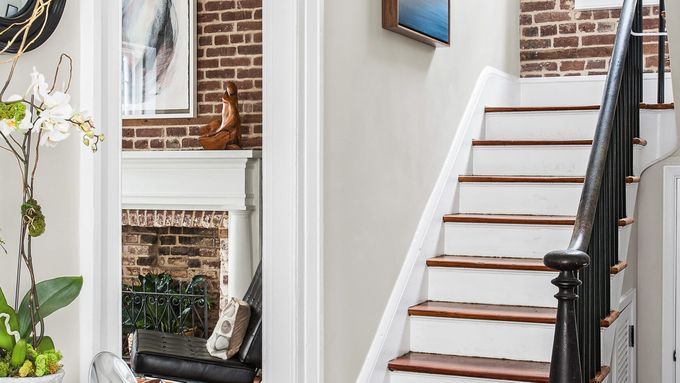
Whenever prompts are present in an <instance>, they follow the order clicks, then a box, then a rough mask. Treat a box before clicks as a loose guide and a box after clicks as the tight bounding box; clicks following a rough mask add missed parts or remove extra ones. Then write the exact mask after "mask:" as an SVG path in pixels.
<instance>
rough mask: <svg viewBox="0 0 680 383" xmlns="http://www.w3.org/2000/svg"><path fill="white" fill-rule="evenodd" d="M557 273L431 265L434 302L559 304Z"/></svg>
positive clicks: (431, 294)
mask: <svg viewBox="0 0 680 383" xmlns="http://www.w3.org/2000/svg"><path fill="white" fill-rule="evenodd" d="M556 276H557V273H556V272H548V271H522V270H491V269H464V268H453V267H430V268H429V269H428V299H429V300H431V301H445V302H461V303H484V304H498V305H511V306H535V307H557V300H556V299H555V298H554V296H555V294H556V293H557V288H556V287H555V286H553V285H552V283H551V282H550V281H551V280H552V279H554V278H555V277H556Z"/></svg>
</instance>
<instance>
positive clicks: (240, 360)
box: [130, 265, 262, 383]
mask: <svg viewBox="0 0 680 383" xmlns="http://www.w3.org/2000/svg"><path fill="white" fill-rule="evenodd" d="M243 300H245V301H246V302H248V304H249V305H250V307H251V318H250V323H249V325H248V331H247V333H246V337H245V340H244V341H243V346H241V350H240V351H239V353H238V355H236V356H235V357H234V358H232V359H230V360H222V359H218V358H214V357H212V356H211V355H210V354H208V351H207V349H206V340H205V339H201V338H194V337H188V336H183V335H175V334H166V333H161V332H157V331H149V330H137V331H136V332H135V333H134V335H133V341H132V350H131V355H130V357H131V364H132V370H133V371H134V372H135V373H137V374H141V375H145V376H151V377H156V378H163V379H171V380H177V381H183V382H204V383H253V380H254V379H255V375H256V373H257V371H258V370H259V369H260V368H262V265H260V267H258V270H257V273H256V274H255V277H254V278H253V281H252V283H251V284H250V288H249V289H248V292H247V293H246V296H245V297H244V298H243Z"/></svg>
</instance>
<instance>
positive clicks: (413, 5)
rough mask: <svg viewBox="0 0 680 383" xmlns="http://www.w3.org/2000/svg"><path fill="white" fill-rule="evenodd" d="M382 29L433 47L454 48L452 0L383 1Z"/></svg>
mask: <svg viewBox="0 0 680 383" xmlns="http://www.w3.org/2000/svg"><path fill="white" fill-rule="evenodd" d="M383 28H385V29H388V30H390V31H393V32H396V33H399V34H401V35H404V36H407V37H410V38H412V39H414V40H418V41H420V42H422V43H425V44H428V45H432V46H434V47H447V46H450V45H451V1H450V0H383Z"/></svg>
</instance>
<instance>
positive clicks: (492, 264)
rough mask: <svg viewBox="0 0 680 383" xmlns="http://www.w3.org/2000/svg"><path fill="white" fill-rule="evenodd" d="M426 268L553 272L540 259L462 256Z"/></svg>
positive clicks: (433, 260)
mask: <svg viewBox="0 0 680 383" xmlns="http://www.w3.org/2000/svg"><path fill="white" fill-rule="evenodd" d="M427 266H428V267H454V268H468V269H492V270H521V271H554V270H552V269H551V268H549V267H548V266H546V265H544V264H543V259H541V258H505V257H479V256H464V255H441V256H439V257H435V258H430V259H428V260H427ZM627 267H628V263H627V262H619V263H618V264H617V265H615V266H612V267H611V268H610V272H611V274H612V275H616V274H618V273H620V272H621V271H623V270H625V269H626V268H627Z"/></svg>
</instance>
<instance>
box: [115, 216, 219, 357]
mask: <svg viewBox="0 0 680 383" xmlns="http://www.w3.org/2000/svg"><path fill="white" fill-rule="evenodd" d="M123 224H124V225H123V227H122V259H123V262H122V284H123V288H122V295H123V296H122V301H123V337H124V339H123V344H124V346H123V354H124V355H128V354H129V347H130V344H129V339H130V334H131V333H132V332H133V331H134V330H135V329H139V328H145V329H152V330H158V331H163V332H172V333H179V334H185V335H189V336H199V337H206V336H208V335H209V334H210V333H211V332H212V330H213V328H214V326H215V324H216V323H217V320H218V319H219V315H220V307H221V306H223V304H224V301H226V299H227V287H228V282H229V281H228V274H227V270H228V264H227V262H228V248H227V243H228V242H227V241H228V230H227V227H228V226H227V224H228V216H227V213H224V212H185V211H182V212H169V211H153V212H150V211H130V210H126V211H124V212H123ZM206 302H207V307H205V303H206Z"/></svg>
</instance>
